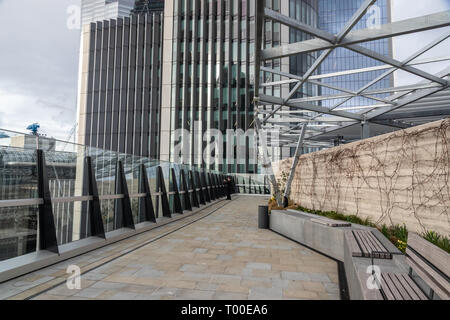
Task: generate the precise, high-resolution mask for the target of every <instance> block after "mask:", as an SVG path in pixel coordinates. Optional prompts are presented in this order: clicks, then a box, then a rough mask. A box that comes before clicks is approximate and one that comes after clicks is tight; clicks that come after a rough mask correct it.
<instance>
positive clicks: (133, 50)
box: [78, 0, 318, 173]
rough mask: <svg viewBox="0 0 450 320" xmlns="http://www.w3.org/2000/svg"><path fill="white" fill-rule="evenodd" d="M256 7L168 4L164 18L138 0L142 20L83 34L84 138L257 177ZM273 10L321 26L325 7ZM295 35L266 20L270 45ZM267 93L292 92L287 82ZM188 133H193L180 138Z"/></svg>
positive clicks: (300, 67) (281, 152)
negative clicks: (254, 132) (319, 12)
mask: <svg viewBox="0 0 450 320" xmlns="http://www.w3.org/2000/svg"><path fill="white" fill-rule="evenodd" d="M152 2H154V1H152ZM255 3H256V0H247V1H245V0H244V1H238V0H209V1H207V0H190V1H175V0H166V1H165V2H164V18H163V19H162V17H159V16H158V15H157V14H153V15H148V14H147V15H146V14H140V13H142V11H141V9H142V8H144V7H145V6H142V5H143V4H144V5H145V3H144V2H143V1H137V3H136V7H135V10H134V11H133V12H134V13H136V15H132V16H131V17H130V18H123V19H122V18H119V19H113V20H110V21H99V22H96V23H91V24H90V25H89V26H87V27H85V29H84V30H83V34H84V35H85V40H84V46H85V48H84V49H83V63H82V66H83V70H82V75H83V76H82V81H81V83H82V84H81V86H80V87H81V89H82V90H81V93H80V110H79V140H78V141H79V142H80V143H85V144H87V145H91V146H96V147H99V148H106V149H111V150H115V151H120V152H125V153H132V154H136V155H142V156H150V157H153V158H158V159H161V160H170V161H182V162H183V163H186V164H191V165H197V166H199V167H204V168H209V169H215V170H219V171H223V172H238V173H248V172H252V173H256V172H258V166H257V164H256V161H255V160H256V156H255V154H256V153H257V151H256V149H255V148H254V141H253V136H252V134H251V133H250V134H248V132H247V134H248V135H247V136H246V135H245V133H246V131H247V129H252V128H253V119H254V118H253V117H254V105H253V96H254V87H253V84H254V77H255V75H254V53H255V38H254V37H255ZM266 6H268V7H270V8H272V9H273V10H275V11H279V12H281V13H282V14H285V15H289V14H290V12H291V11H292V12H293V13H292V14H293V16H294V17H296V18H297V19H299V20H300V21H302V22H304V23H307V24H310V25H313V26H317V23H318V18H317V0H296V1H295V3H294V4H292V2H289V1H281V0H270V1H266ZM147 8H148V6H147ZM144 11H145V10H144ZM297 13H298V15H297ZM162 32H163V33H164V35H163V34H162ZM293 36H294V35H293V34H290V32H289V28H288V27H286V26H284V25H281V24H280V23H278V22H274V21H267V22H266V23H265V31H264V34H263V43H264V46H265V47H271V46H278V45H280V44H288V43H289V42H290V41H292V37H293ZM313 61H314V56H305V57H304V58H303V57H302V58H300V60H295V61H290V59H289V58H282V59H274V60H272V61H266V65H267V66H268V67H271V68H273V69H276V70H280V71H283V72H290V70H291V68H290V64H291V65H292V68H295V69H296V72H297V73H302V72H304V71H305V70H306V69H307V68H308V66H310V65H311V64H312V63H313ZM263 76H264V77H271V80H272V81H277V80H279V76H277V75H272V74H269V73H267V74H265V75H263ZM146 77H148V78H146ZM308 88H309V89H308V90H307V92H306V93H307V94H308V95H313V93H314V92H313V91H312V90H313V89H312V88H310V87H308ZM264 90H265V92H266V93H267V94H272V90H273V94H274V95H277V96H284V95H286V94H287V93H288V92H289V88H286V87H281V85H279V86H274V87H272V88H265V89H264ZM269 91H270V92H269ZM261 108H262V109H264V110H271V108H272V107H271V106H262V107H261ZM180 129H184V130H186V131H185V132H187V134H186V135H184V133H182V135H181V136H180ZM227 130H229V131H230V130H232V131H233V132H234V133H235V132H236V131H238V132H239V133H241V134H242V135H241V136H240V137H236V135H235V134H233V135H231V136H228V135H227V134H226V133H227ZM227 140H228V141H227ZM180 145H181V147H180ZM230 146H231V147H230ZM180 149H181V150H183V154H182V156H181V158H179V152H180ZM271 151H272V155H273V159H274V160H277V159H281V158H284V157H288V156H290V148H281V149H280V148H273V149H272V150H271ZM205 155H207V156H205Z"/></svg>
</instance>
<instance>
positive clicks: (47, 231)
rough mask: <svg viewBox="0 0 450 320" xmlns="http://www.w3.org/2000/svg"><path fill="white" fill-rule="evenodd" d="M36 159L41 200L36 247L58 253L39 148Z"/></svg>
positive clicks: (48, 192) (45, 165)
mask: <svg viewBox="0 0 450 320" xmlns="http://www.w3.org/2000/svg"><path fill="white" fill-rule="evenodd" d="M36 160H37V174H38V176H37V178H38V196H39V198H41V199H42V200H43V202H42V204H40V205H39V216H38V221H39V225H38V230H37V231H38V234H39V243H37V248H38V249H39V250H48V251H51V252H54V253H57V254H59V250H58V240H57V237H56V228H55V220H54V216H53V207H52V198H51V194H50V187H49V184H48V183H49V181H48V173H47V164H46V162H45V155H44V151H42V150H40V149H38V150H36Z"/></svg>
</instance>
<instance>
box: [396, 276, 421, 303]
mask: <svg viewBox="0 0 450 320" xmlns="http://www.w3.org/2000/svg"><path fill="white" fill-rule="evenodd" d="M398 276H400V277H402V278H403V284H404V285H405V286H406V285H408V286H409V287H410V288H411V290H412V291H413V292H414V295H412V298H413V299H414V300H428V298H427V296H426V295H425V294H424V293H423V292H422V290H420V288H419V287H418V286H417V284H415V283H414V281H413V280H412V279H411V277H409V276H408V275H405V274H401V275H398Z"/></svg>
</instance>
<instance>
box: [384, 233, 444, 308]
mask: <svg viewBox="0 0 450 320" xmlns="http://www.w3.org/2000/svg"><path fill="white" fill-rule="evenodd" d="M406 262H407V263H408V265H409V266H410V271H409V275H406V274H392V273H382V274H381V278H382V280H381V292H382V294H383V295H384V298H385V299H387V300H410V299H412V300H426V299H434V296H435V294H437V295H438V296H439V298H440V299H442V300H449V299H450V294H449V292H450V280H449V275H450V255H449V254H448V253H447V252H445V251H444V250H442V249H440V248H438V247H436V246H435V245H433V244H432V243H430V242H428V241H427V240H425V239H423V238H422V237H420V236H419V235H417V234H415V233H409V235H408V247H407V248H406ZM413 270H414V272H415V273H416V274H417V275H418V276H419V277H420V278H421V279H422V280H423V281H424V282H425V283H426V284H427V286H428V288H429V292H426V293H424V292H423V290H422V289H420V288H419V286H418V285H417V284H416V283H415V282H414V280H413V277H412V272H413Z"/></svg>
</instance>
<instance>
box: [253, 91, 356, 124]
mask: <svg viewBox="0 0 450 320" xmlns="http://www.w3.org/2000/svg"><path fill="white" fill-rule="evenodd" d="M259 99H260V102H263V101H265V102H268V103H269V104H273V105H281V104H282V103H284V100H283V98H279V97H273V96H267V95H264V94H260V95H259ZM284 105H285V106H288V107H292V108H297V109H302V110H309V111H314V112H320V113H325V114H331V115H334V116H338V117H344V118H347V119H353V120H359V121H361V120H363V117H362V116H361V115H359V114H356V113H352V112H346V111H331V110H329V109H328V108H325V107H321V106H316V105H314V104H307V103H291V102H288V103H284ZM278 109H279V108H276V110H278ZM273 113H274V112H273V111H271V112H270V114H269V115H271V114H273ZM266 118H267V117H266Z"/></svg>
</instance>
